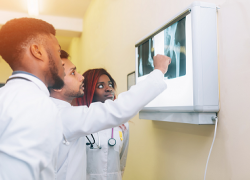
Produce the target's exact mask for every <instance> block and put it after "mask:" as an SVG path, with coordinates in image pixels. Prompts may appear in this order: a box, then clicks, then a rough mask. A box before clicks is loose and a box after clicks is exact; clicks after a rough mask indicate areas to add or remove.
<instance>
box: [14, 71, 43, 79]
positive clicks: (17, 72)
mask: <svg viewBox="0 0 250 180" xmlns="http://www.w3.org/2000/svg"><path fill="white" fill-rule="evenodd" d="M15 74H28V75H31V76H33V77H36V78H37V79H39V78H38V77H37V76H35V75H34V74H31V73H29V72H26V71H13V73H12V75H15ZM39 80H40V79H39Z"/></svg>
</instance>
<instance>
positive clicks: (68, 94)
mask: <svg viewBox="0 0 250 180" xmlns="http://www.w3.org/2000/svg"><path fill="white" fill-rule="evenodd" d="M81 87H82V84H81V85H80V87H79V91H78V92H75V91H73V90H66V91H65V93H64V96H66V97H72V98H78V97H83V95H84V93H81V92H80V89H81Z"/></svg>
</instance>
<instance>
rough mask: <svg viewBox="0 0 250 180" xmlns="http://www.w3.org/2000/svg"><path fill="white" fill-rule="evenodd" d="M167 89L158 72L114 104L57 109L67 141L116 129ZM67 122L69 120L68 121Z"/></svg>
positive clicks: (107, 102) (160, 73) (124, 94)
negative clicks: (59, 112) (104, 130)
mask: <svg viewBox="0 0 250 180" xmlns="http://www.w3.org/2000/svg"><path fill="white" fill-rule="evenodd" d="M166 88H167V85H166V83H165V82H164V79H163V73H162V72H161V71H160V70H154V71H152V72H151V73H150V74H149V75H148V77H147V78H146V79H145V80H144V81H141V82H140V83H138V84H137V85H134V86H132V87H131V88H130V90H129V91H127V92H123V93H121V94H120V95H119V96H118V98H117V99H116V100H115V101H111V100H107V101H105V103H101V102H95V103H91V105H90V107H89V108H88V107H87V106H77V107H76V106H72V107H66V108H62V109H60V111H61V116H62V123H63V132H64V135H65V137H66V139H67V140H68V141H72V140H74V139H77V138H79V137H82V136H86V135H88V134H91V133H94V132H98V131H100V130H103V129H108V128H112V127H116V126H119V125H120V124H123V123H125V122H127V121H128V120H129V119H131V118H132V117H133V116H135V115H136V114H137V113H138V111H140V110H141V109H142V108H143V107H144V106H145V105H146V104H148V103H149V102H150V101H151V100H153V99H154V98H155V97H156V96H157V95H159V94H160V93H161V92H163V91H164V90H165V89H166ZM69 119H70V120H69Z"/></svg>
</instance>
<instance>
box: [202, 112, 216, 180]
mask: <svg viewBox="0 0 250 180" xmlns="http://www.w3.org/2000/svg"><path fill="white" fill-rule="evenodd" d="M212 120H215V128H214V139H213V142H212V145H211V148H210V151H209V154H208V157H207V164H206V168H205V174H204V180H206V175H207V166H208V162H209V159H210V155H211V152H212V149H213V146H214V140H215V137H216V131H217V123H218V117H215V118H212Z"/></svg>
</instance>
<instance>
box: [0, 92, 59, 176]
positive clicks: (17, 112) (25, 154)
mask: <svg viewBox="0 0 250 180" xmlns="http://www.w3.org/2000/svg"><path fill="white" fill-rule="evenodd" d="M34 93H35V92H34ZM34 93H33V94H34ZM25 95H27V93H26V94H25V93H24V94H23V97H22V98H20V96H21V95H20V94H19V95H18V96H17V95H16V94H14V95H13V94H12V95H11V96H15V99H14V100H12V102H11V101H10V100H9V99H8V100H6V101H5V102H4V106H5V107H6V109H5V110H3V106H2V104H0V107H1V108H0V123H1V125H0V179H1V180H16V179H18V180H35V179H36V180H37V179H40V180H50V179H51V180H52V179H54V168H55V167H54V166H55V162H53V158H54V157H53V155H55V153H56V151H57V149H58V146H59V143H60V142H61V139H62V127H61V122H60V119H59V117H58V115H59V112H58V109H57V107H56V106H55V105H54V103H53V102H52V101H51V100H50V99H49V97H39V98H35V97H37V96H33V95H30V97H28V96H25ZM7 107H8V108H7ZM2 110H3V111H2ZM1 111H2V112H1Z"/></svg>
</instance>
